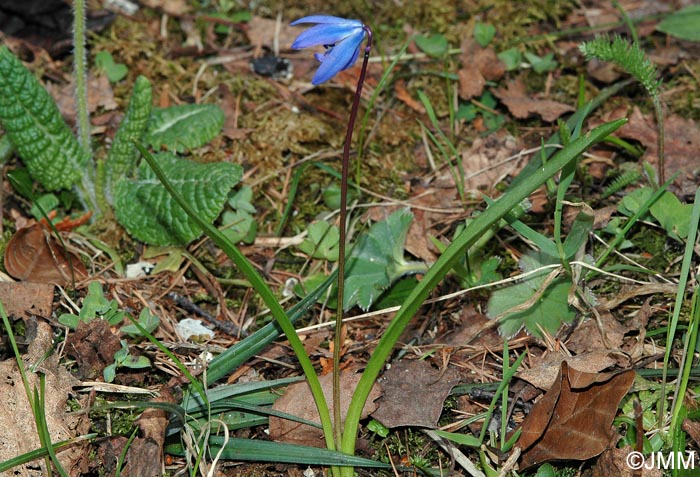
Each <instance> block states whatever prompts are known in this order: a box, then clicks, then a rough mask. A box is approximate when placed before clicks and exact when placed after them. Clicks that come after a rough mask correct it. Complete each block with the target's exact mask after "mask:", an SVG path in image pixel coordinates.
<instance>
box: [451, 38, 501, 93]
mask: <svg viewBox="0 0 700 477" xmlns="http://www.w3.org/2000/svg"><path fill="white" fill-rule="evenodd" d="M460 48H461V50H462V56H461V62H462V68H461V69H460V70H459V71H458V72H457V75H458V76H459V97H460V98H462V99H470V98H474V97H476V96H481V93H483V91H484V86H485V85H486V81H487V80H488V81H497V80H499V79H501V77H503V75H504V74H505V72H506V66H505V65H504V64H503V62H502V61H501V60H499V59H498V56H496V53H495V52H494V51H493V49H492V48H483V47H482V46H481V45H479V44H478V43H477V42H476V41H475V40H474V39H473V38H471V37H470V36H465V37H464V39H463V40H462V44H461V45H460Z"/></svg>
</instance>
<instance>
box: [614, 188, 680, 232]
mask: <svg viewBox="0 0 700 477" xmlns="http://www.w3.org/2000/svg"><path fill="white" fill-rule="evenodd" d="M653 194H654V190H653V189H652V188H651V187H642V188H640V189H636V190H634V191H632V192H631V193H629V194H627V195H626V196H625V197H623V198H622V200H621V201H620V203H619V205H618V207H617V209H618V211H619V212H620V213H622V214H624V215H626V216H628V217H629V216H632V215H634V214H635V213H636V212H637V211H639V209H640V208H641V207H642V206H643V205H644V204H645V203H646V202H647V201H649V200H650V199H651V196H652V195H653ZM692 210H693V205H692V204H683V203H681V201H680V200H678V197H676V196H675V194H673V193H672V192H669V191H665V192H664V193H663V194H662V195H661V197H659V198H658V199H657V200H656V202H654V203H653V204H652V205H651V207H649V214H651V216H652V217H653V218H654V219H656V221H657V222H658V223H659V225H660V226H661V227H662V228H663V229H664V230H665V231H666V234H667V235H668V236H669V237H671V238H672V239H674V240H677V241H682V239H685V238H686V237H687V236H688V230H689V228H690V217H691V213H692Z"/></svg>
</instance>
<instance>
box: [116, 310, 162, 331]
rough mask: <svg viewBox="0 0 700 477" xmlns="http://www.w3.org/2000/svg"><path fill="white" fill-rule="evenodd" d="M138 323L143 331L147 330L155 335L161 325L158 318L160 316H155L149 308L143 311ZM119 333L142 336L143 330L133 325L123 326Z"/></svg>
mask: <svg viewBox="0 0 700 477" xmlns="http://www.w3.org/2000/svg"><path fill="white" fill-rule="evenodd" d="M137 322H138V324H139V325H141V327H142V328H143V329H145V330H146V331H148V332H149V333H153V332H154V331H155V329H156V328H158V325H159V324H160V318H158V315H154V314H153V313H151V310H150V309H149V308H148V307H146V308H144V309H143V310H141V313H140V314H139V319H138V320H137ZM119 331H121V332H122V333H126V334H127V335H130V336H142V333H141V330H140V329H138V328H137V326H136V325H135V324H133V323H130V324H128V325H125V326H122V327H121V328H120V330H119Z"/></svg>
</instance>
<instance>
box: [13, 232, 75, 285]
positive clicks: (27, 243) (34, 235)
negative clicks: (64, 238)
mask: <svg viewBox="0 0 700 477" xmlns="http://www.w3.org/2000/svg"><path fill="white" fill-rule="evenodd" d="M4 260H5V269H6V270H7V273H9V274H10V275H11V276H13V277H14V278H16V279H18V280H21V281H28V282H35V283H54V284H58V285H67V284H69V283H71V281H72V279H73V277H74V278H75V280H76V281H80V280H84V279H85V278H87V277H88V273H87V270H86V269H85V265H83V263H82V262H81V261H80V259H79V258H78V256H77V255H75V254H74V253H72V252H69V251H66V250H64V248H63V246H62V245H61V244H60V243H59V242H58V240H57V239H56V238H55V237H54V236H53V235H51V234H50V233H49V232H48V231H47V230H46V229H45V228H44V227H43V226H42V225H41V224H34V225H31V226H29V227H26V228H23V229H19V230H18V231H17V232H15V234H14V235H13V236H12V238H11V239H10V241H9V242H8V243H7V248H5V256H4Z"/></svg>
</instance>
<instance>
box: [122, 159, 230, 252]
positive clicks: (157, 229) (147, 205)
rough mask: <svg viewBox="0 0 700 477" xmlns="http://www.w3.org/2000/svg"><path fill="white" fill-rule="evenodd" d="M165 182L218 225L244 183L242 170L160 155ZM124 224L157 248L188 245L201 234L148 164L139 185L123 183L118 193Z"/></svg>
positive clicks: (140, 172)
mask: <svg viewBox="0 0 700 477" xmlns="http://www.w3.org/2000/svg"><path fill="white" fill-rule="evenodd" d="M155 158H156V160H157V161H158V162H159V163H160V165H161V166H162V168H163V169H164V171H165V174H166V176H167V177H168V179H169V180H170V181H171V182H172V184H173V185H174V186H175V187H176V188H177V189H178V191H179V192H180V193H181V194H182V195H183V196H184V197H185V198H186V200H187V201H188V202H189V204H190V205H191V206H192V207H193V208H194V209H195V210H196V211H197V213H198V215H199V216H200V217H201V218H202V219H204V220H205V221H207V222H213V221H214V219H215V218H216V217H217V216H218V215H219V213H221V209H222V208H223V206H224V203H225V202H226V199H227V197H228V193H229V192H230V190H231V188H232V187H233V186H234V185H236V183H238V181H239V180H240V179H241V175H242V170H241V167H240V166H238V165H236V164H230V163H225V162H218V163H213V164H200V163H197V162H193V161H188V160H185V159H181V158H179V157H177V156H175V155H173V154H170V153H160V154H156V155H155ZM114 205H115V213H116V215H117V219H118V220H119V222H120V223H121V224H122V225H123V226H124V227H125V228H126V229H127V231H128V232H129V233H130V234H131V235H132V236H134V237H136V238H137V239H139V240H141V241H143V242H146V243H149V244H153V245H176V244H181V245H184V244H187V243H189V242H191V241H192V240H194V239H196V238H197V237H199V236H200V235H201V233H202V229H201V228H200V227H199V226H198V225H197V224H196V222H195V221H194V220H193V219H191V218H190V217H188V216H187V214H186V213H185V211H184V210H182V208H181V207H180V206H179V205H177V203H176V202H175V201H174V200H173V198H172V197H171V196H170V194H168V192H167V191H166V190H165V188H164V187H163V185H162V184H161V183H160V181H158V179H157V178H156V176H155V174H154V173H153V171H152V170H151V168H150V167H148V164H146V163H145V162H144V163H142V164H141V165H140V166H139V168H138V172H137V177H136V179H135V180H128V179H123V180H121V181H119V182H118V183H117V185H116V188H115V191H114Z"/></svg>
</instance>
